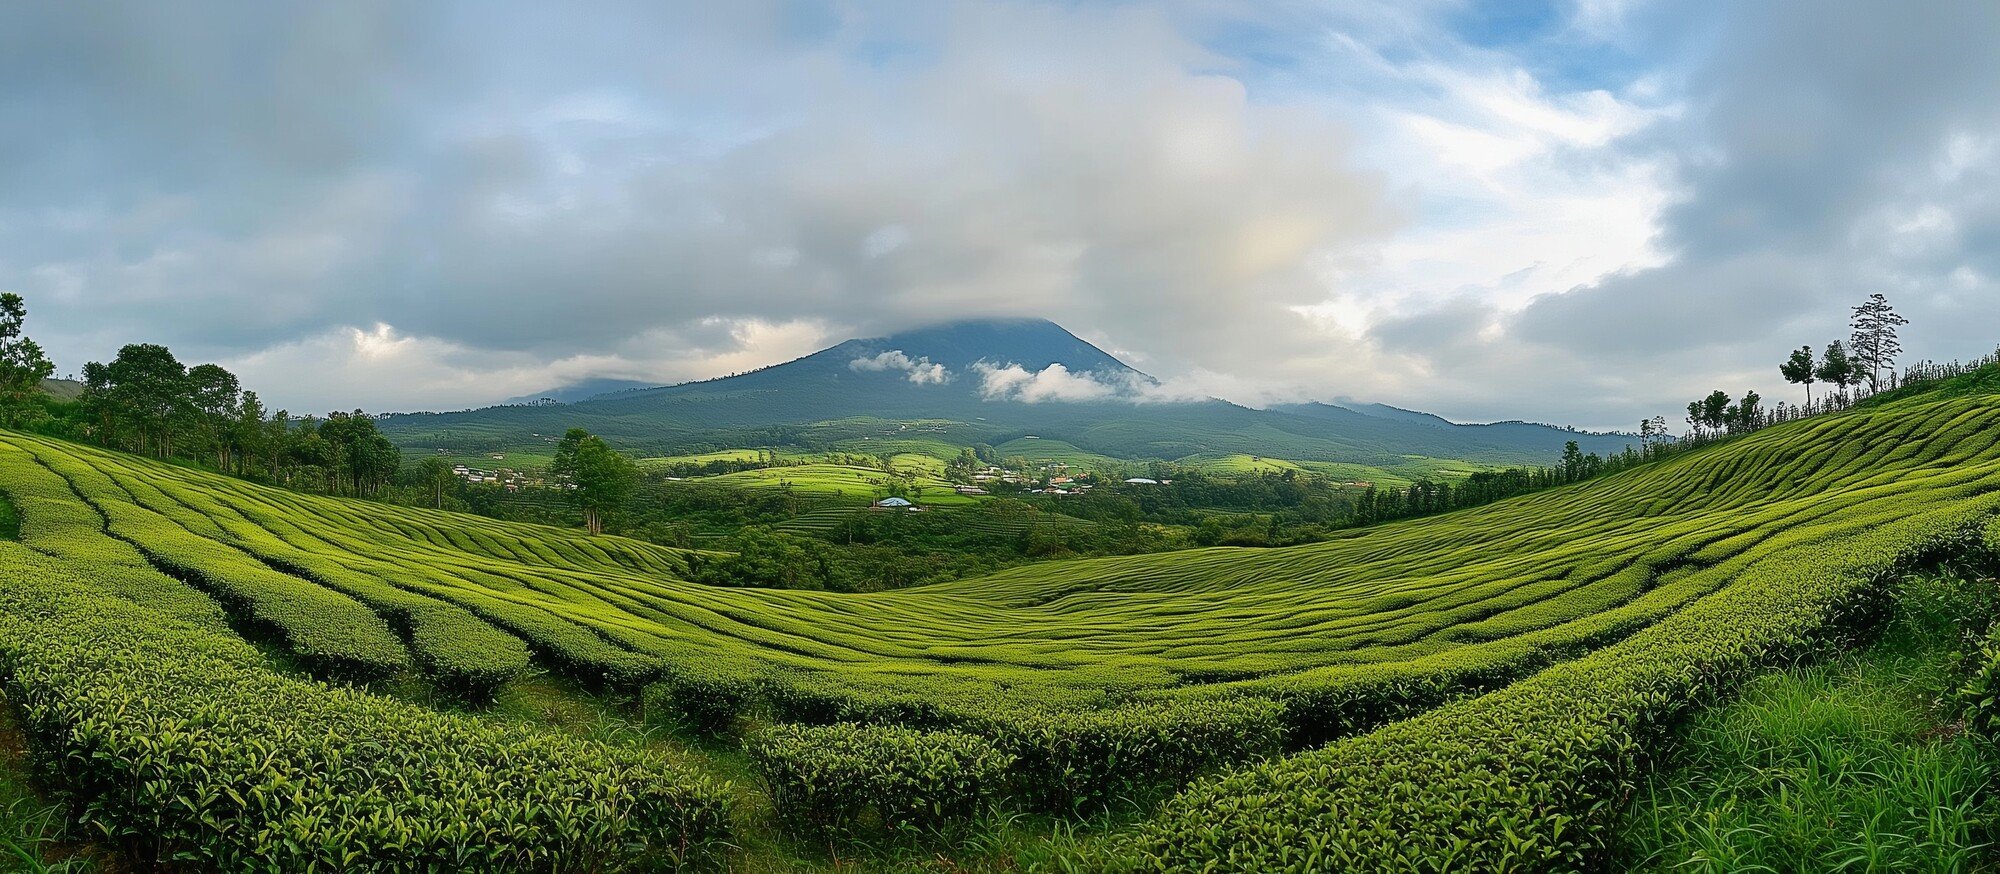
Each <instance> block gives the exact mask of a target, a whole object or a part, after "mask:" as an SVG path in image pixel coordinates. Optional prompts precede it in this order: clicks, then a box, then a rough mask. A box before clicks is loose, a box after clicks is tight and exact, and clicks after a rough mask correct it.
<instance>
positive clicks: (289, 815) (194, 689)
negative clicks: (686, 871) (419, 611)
mask: <svg viewBox="0 0 2000 874" xmlns="http://www.w3.org/2000/svg"><path fill="white" fill-rule="evenodd" d="M0 681H4V687H5V689H6V693H7V697H8V699H9V700H10V702H11V703H12V704H14V705H15V706H16V707H18V708H19V709H20V711H21V715H22V721H23V723H24V724H25V726H26V728H27V731H28V734H29V739H30V748H31V753H32V754H33V755H34V756H36V757H37V759H38V760H40V762H41V763H42V765H43V767H42V770H43V772H45V773H48V774H50V775H53V776H54V777H55V778H56V779H57V780H58V782H57V784H56V785H55V787H54V788H55V789H56V790H57V791H58V792H59V793H60V794H61V795H62V796H63V797H64V798H65V799H66V800H67V801H68V802H69V810H70V814H71V816H72V818H73V819H74V820H75V821H76V822H77V824H78V825H79V826H80V827H82V828H84V829H86V830H88V831H89V832H91V833H94V834H98V835H101V836H102V841H103V843H105V844H107V845H111V846H115V847H117V848H118V849H120V850H121V851H122V852H123V853H124V854H125V855H126V856H127V857H128V858H132V859H135V860H138V861H139V862H140V863H141V864H143V865H147V866H153V865H158V866H165V867H168V868H187V869H189V870H204V871H246V872H247V871H274V870H282V871H311V870H320V871H410V870H433V871H444V870H452V871H470V870H478V871H622V870H662V869H672V868H678V867H681V866H683V865H684V864H687V863H692V862H697V861H701V860H703V859H705V858H708V857H711V856H713V855H715V854H716V853H718V852H720V851H721V850H722V844H723V842H724V840H725V839H726V837H727V823H728V808H727V794H728V792H727V787H724V786H719V785H716V784H713V783H710V782H709V781H707V780H705V779H703V778H701V777H698V776H695V775H693V774H690V773H687V772H686V771H684V770H682V769H680V768H677V767H675V766H673V765H670V764H669V763H667V762H665V761H663V760H661V759H660V758H658V757H657V756H653V755H650V754H644V753H638V752H632V751H621V750H615V749H611V748H606V747H602V746H597V745H594V744H590V743H587V742H583V741H577V740H571V739H569V738H566V737H561V736H556V735H550V734H543V733H537V732H532V731H528V730H523V729H513V728H502V727H496V726H493V725H489V724H486V723H483V722H479V721H475V720H471V719H466V718H462V717H451V716H445V715H442V714H438V713H433V712H430V711H426V710H422V709H418V708H415V707H411V706H408V705H403V704H398V703H395V702H392V701H389V700H386V699H382V698H378V697H374V696H371V695H367V694H365V693H360V692H356V691H352V690H349V689H344V688H333V687H328V686H325V685H321V684H318V683H312V682H303V681H298V680H291V679H287V678H284V677H280V676H278V675H276V674H274V673H272V672H270V671H269V670H267V669H266V668H264V667H263V666H262V664H261V659H259V658H258V656H257V653H256V652H255V651H254V650H252V649H250V648H249V647H246V646H244V645H243V644H242V642H241V641H239V640H236V639H234V638H230V637H226V636H223V635H220V634H217V633H215V632H211V631H206V630H203V629H200V628H198V627H196V626H192V625H187V624H184V623H179V622H175V621H172V620H168V619H165V618H164V617H161V616H160V615H159V614H158V613H155V612H153V611H149V610H146V609H144V608H140V607H137V606H135V605H133V604H131V603H129V602H126V601H123V600H120V599H117V598H113V597H110V596H108V595H106V594H104V593H102V592H101V591H100V590H98V589H97V588H96V587H95V585H94V584H93V583H92V582H91V581H90V580H89V578H88V568H87V567H72V566H66V565H63V564H59V563H58V562H56V561H54V560H52V559H47V558H44V557H40V556H37V555H35V554H33V553H31V552H29V551H28V550H26V549H23V548H22V547H20V546H18V545H15V544H0Z"/></svg>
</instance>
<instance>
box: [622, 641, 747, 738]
mask: <svg viewBox="0 0 2000 874" xmlns="http://www.w3.org/2000/svg"><path fill="white" fill-rule="evenodd" d="M763 683H764V678H763V677H762V675H761V673H760V672H759V671H757V670H756V669H755V668H754V667H751V666H746V665H744V664H742V663H738V662H727V661H723V660H720V659H701V658H699V657H691V658H688V659H683V660H679V661H675V662H672V663H669V664H668V665H667V666H666V667H665V668H664V669H662V671H661V679H660V680H659V681H658V682H655V683H653V684H651V685H649V686H647V687H646V688H645V690H644V692H643V693H642V694H641V696H640V704H641V706H642V707H643V708H644V710H645V713H646V715H647V716H648V718H652V719H660V718H668V719H674V720H678V721H680V722H681V723H682V724H683V725H685V726H686V727H688V728H690V729H692V730H694V731H695V732H696V733H697V734H703V735H711V736H712V735H720V734H724V733H726V732H728V731H729V730H730V729H732V728H734V727H735V726H736V721H737V718H738V717H740V716H742V715H743V713H744V712H745V711H746V710H748V709H749V708H750V707H751V706H752V704H754V703H755V702H756V701H758V700H759V699H760V697H761V695H762V694H763V692H762V689H763Z"/></svg>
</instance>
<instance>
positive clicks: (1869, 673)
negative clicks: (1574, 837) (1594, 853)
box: [1620, 577, 2000, 872]
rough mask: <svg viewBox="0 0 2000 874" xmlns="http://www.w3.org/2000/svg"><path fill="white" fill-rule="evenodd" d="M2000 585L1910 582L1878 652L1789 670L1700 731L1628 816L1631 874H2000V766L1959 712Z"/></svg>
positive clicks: (1703, 723) (1693, 731) (1706, 717)
mask: <svg viewBox="0 0 2000 874" xmlns="http://www.w3.org/2000/svg"><path fill="white" fill-rule="evenodd" d="M1993 597H1994V585H1993V583H1992V581H1985V582H1972V581H1967V580H1964V579H1961V578H1956V577H1925V578H1919V579H1913V580H1911V581H1909V582H1908V583H1906V584H1905V585H1904V587H1903V589H1902V591H1901V593H1900V597H1899V599H1898V611H1897V616H1896V619H1895V621H1894V622H1893V623H1892V624H1891V625H1890V626H1889V628H1888V629H1887V630H1886V632H1885V634H1884V636H1883V637H1882V638H1881V640H1880V641H1878V642H1877V643H1876V644H1874V645H1873V646H1872V647H1869V648H1867V649H1863V650H1860V651H1857V652H1854V653H1850V654H1849V655H1847V656H1845V657H1843V658H1841V659H1839V660H1836V661H1834V662H1831V663H1826V664H1820V665H1814V666H1808V667H1799V668H1793V669H1790V670H1785V671H1780V672H1777V673H1774V674H1771V675H1768V676H1765V677H1763V678H1761V679H1759V680H1756V681H1754V682H1752V683H1751V684H1749V685H1748V686H1747V687H1746V688H1745V689H1744V692H1743V695H1742V696H1741V698H1739V699H1738V700H1736V701H1734V702H1733V703H1730V704H1728V705H1726V706H1723V707H1719V708H1716V709H1714V710H1711V711H1708V712H1706V713H1704V714H1702V715H1700V716H1698V717H1696V718H1695V720H1694V721H1693V722H1692V723H1691V724H1690V725H1689V726H1688V728H1687V731H1686V732H1685V734H1684V735H1683V737H1682V739H1681V743H1680V744H1679V748H1678V750H1677V751H1676V753H1674V754H1673V757H1672V758H1671V760H1670V762H1669V767H1667V768H1665V769H1663V770H1661V771H1660V772H1658V773H1656V774H1655V775H1654V776H1653V777H1652V778H1651V779H1650V780H1649V781H1648V782H1647V783H1646V785H1645V786H1644V787H1643V790H1642V792H1641V794H1640V796H1639V798H1638V799H1637V802H1636V804H1635V805H1634V807H1633V808H1632V811H1631V815H1630V816H1628V817H1627V821H1626V825H1625V831H1624V834H1623V835H1622V841H1621V843H1622V845H1623V847H1624V850H1625V852H1626V858H1625V860H1624V861H1625V864H1624V865H1622V866H1620V867H1623V868H1630V869H1633V870H1641V869H1647V870H1661V871H1703V872H1706V871H1718V872H1719V871H1732V872H1735V871H1771V872H1794V871H1897V872H1903V871H1913V872H1914V871H1937V872H1958V871H1976V870H1991V869H1992V868H1993V867H1994V865H1993V862H1992V860H1993V858H1994V854H1993V851H1992V848H1993V847H1994V839H1995V836H1996V835H1995V826H1996V824H2000V803H1996V801H1995V799H1993V798H1992V797H1990V794H1989V793H1988V791H1987V788H1988V787H1989V786H1990V785H1991V784H1992V783H1993V781H1994V780H1995V779H1996V777H2000V765H1996V762H1995V758H1994V752H1993V750H1991V749H1990V748H1988V747H1987V745H1986V744H1984V743H1983V742H1982V741H1979V740H1978V739H1976V738H1975V737H1973V736H1971V735H1968V734H1966V733H1965V732H1964V731H1963V726H1962V725H1961V724H1960V723H1959V722H1958V719H1957V714H1956V713H1955V712H1954V709H1953V708H1952V707H1951V703H1950V702H1951V691H1952V690H1953V688H1954V686H1955V684H1956V682H1957V679H1958V674H1959V670H1960V665H1961V664H1962V663H1963V662H1962V659H1963V657H1964V655H1965V641H1966V636H1965V634H1964V633H1963V632H1964V630H1965V629H1968V628H1973V627H1977V628H1980V629H1983V628H1984V627H1985V625H1986V624H1987V622H1988V621H1990V619H1991V617H1992V614H1993Z"/></svg>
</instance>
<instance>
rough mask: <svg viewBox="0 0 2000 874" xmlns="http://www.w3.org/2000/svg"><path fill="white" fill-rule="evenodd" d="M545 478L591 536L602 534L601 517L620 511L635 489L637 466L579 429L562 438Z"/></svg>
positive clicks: (597, 438)
mask: <svg viewBox="0 0 2000 874" xmlns="http://www.w3.org/2000/svg"><path fill="white" fill-rule="evenodd" d="M549 475H550V476H552V477H553V478H555V480H556V481H557V483H558V487H559V488H562V489H563V490H564V492H565V493H566V494H567V495H568V497H569V500H570V503H572V504H575V505H576V508H577V509H578V510H581V511H583V527H584V528H586V529H588V530H589V531H590V533H592V534H603V533H604V517H605V516H606V515H608V514H610V513H613V512H616V511H617V510H618V509H619V508H620V507H623V506H624V505H625V502H626V501H627V500H628V499H630V498H631V497H632V491H633V490H634V489H635V488H637V487H638V485H639V466H638V465H636V464H633V463H632V459H629V458H626V457H625V456H624V455H623V454H621V453H619V452H618V450H616V449H612V448H611V446H610V444H607V443H605V442H604V438H602V437H598V436H596V435H594V434H591V433H590V432H589V431H585V430H583V429H582V428H571V429H569V431H568V432H566V433H564V434H563V439H562V442H561V443H560V444H557V446H556V458H555V461H554V462H552V463H550V464H549Z"/></svg>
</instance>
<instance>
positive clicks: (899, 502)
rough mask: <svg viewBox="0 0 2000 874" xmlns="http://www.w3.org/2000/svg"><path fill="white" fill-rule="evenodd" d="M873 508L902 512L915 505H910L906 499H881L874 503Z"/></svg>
mask: <svg viewBox="0 0 2000 874" xmlns="http://www.w3.org/2000/svg"><path fill="white" fill-rule="evenodd" d="M875 506H876V507H878V508H881V509H884V510H902V509H907V508H910V507H915V506H916V505H915V504H912V503H910V501H909V499H908V498H883V499H882V500H879V501H876V502H875Z"/></svg>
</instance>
